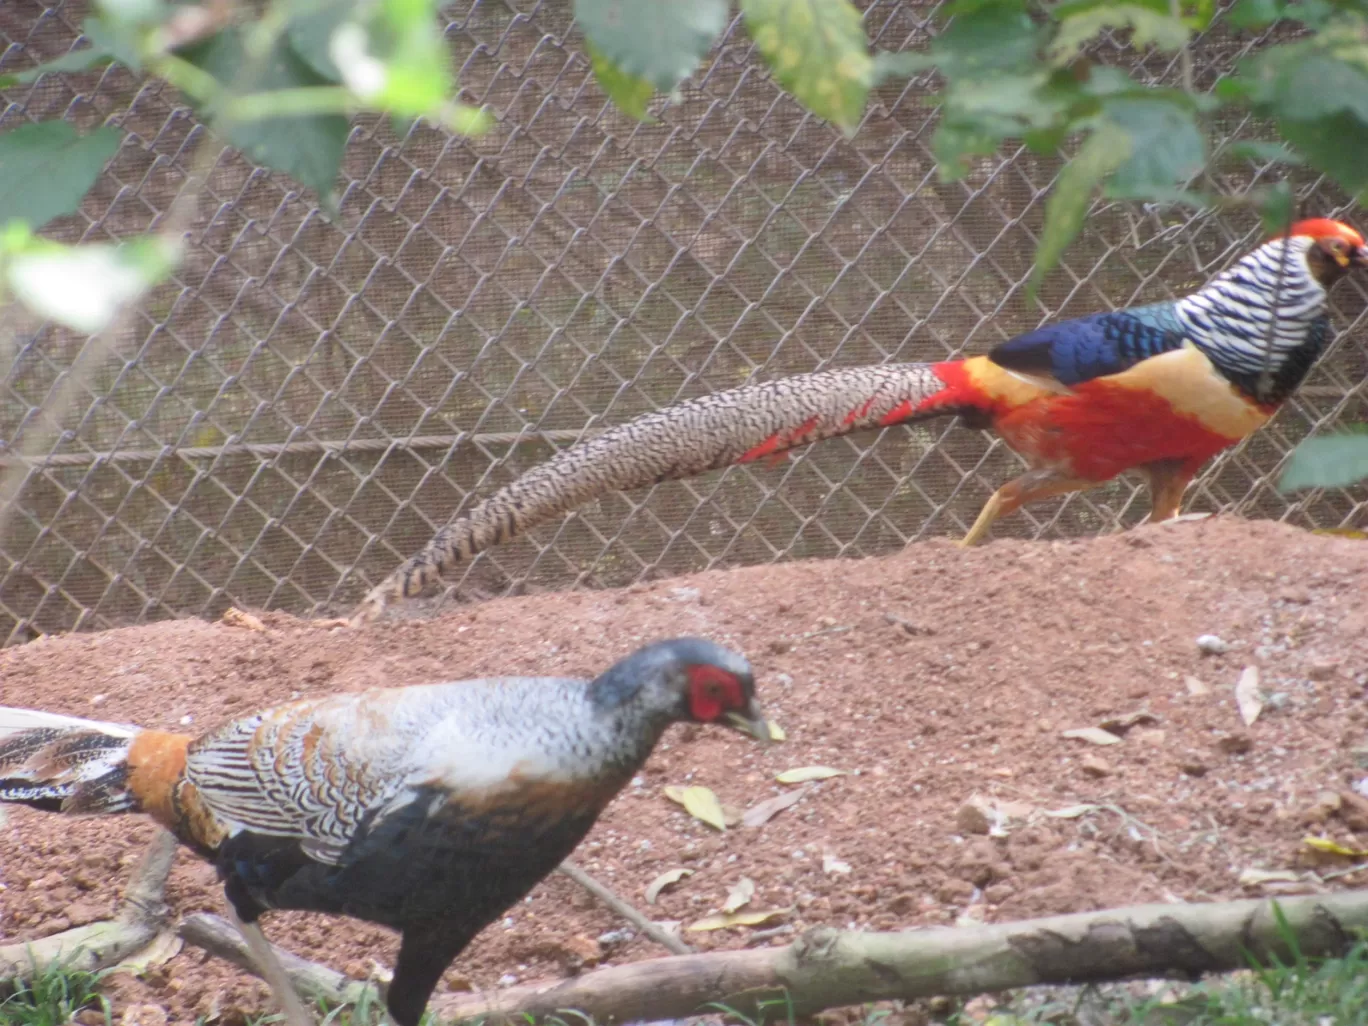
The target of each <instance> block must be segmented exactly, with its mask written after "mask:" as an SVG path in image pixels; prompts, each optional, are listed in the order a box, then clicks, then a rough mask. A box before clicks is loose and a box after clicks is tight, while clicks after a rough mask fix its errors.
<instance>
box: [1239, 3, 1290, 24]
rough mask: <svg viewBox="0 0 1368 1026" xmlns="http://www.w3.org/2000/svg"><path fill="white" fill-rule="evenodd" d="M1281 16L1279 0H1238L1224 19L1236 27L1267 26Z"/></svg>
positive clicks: (1281, 6)
mask: <svg viewBox="0 0 1368 1026" xmlns="http://www.w3.org/2000/svg"><path fill="white" fill-rule="evenodd" d="M1282 16H1283V5H1282V4H1281V3H1280V2H1279V0H1240V2H1239V3H1237V4H1236V5H1235V6H1234V7H1232V8H1231V9H1230V10H1229V11H1228V12H1227V13H1226V19H1227V20H1228V21H1229V22H1230V24H1232V25H1234V26H1235V27H1236V28H1242V29H1261V28H1267V27H1268V26H1269V25H1272V24H1273V23H1274V22H1275V21H1277V20H1278V19H1279V18H1281V17H1282Z"/></svg>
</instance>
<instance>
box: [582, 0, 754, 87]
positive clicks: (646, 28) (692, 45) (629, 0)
mask: <svg viewBox="0 0 1368 1026" xmlns="http://www.w3.org/2000/svg"><path fill="white" fill-rule="evenodd" d="M574 9H575V20H576V21H577V22H578V23H579V26H580V29H581V31H583V32H584V37H585V39H587V40H588V41H589V42H590V43H591V44H593V46H594V48H595V49H596V50H597V51H598V52H599V53H600V54H601V55H602V56H603V57H605V58H607V59H608V60H609V61H611V62H612V63H613V64H614V65H616V66H617V67H618V68H619V69H620V70H621V71H622V72H623V73H624V74H626V75H630V76H632V77H633V78H643V79H645V80H646V81H648V82H650V83H651V85H652V86H653V87H655V88H656V89H659V90H660V91H661V92H663V93H668V92H670V91H672V90H673V89H674V88H675V86H677V85H679V83H680V82H682V81H683V80H684V79H686V78H687V77H688V76H689V75H690V74H692V73H693V70H694V69H695V68H696V67H698V62H699V61H700V60H701V59H702V58H703V55H704V54H706V53H707V52H708V49H709V48H710V47H711V46H712V44H713V40H715V39H716V38H717V37H718V35H720V34H721V32H722V30H723V29H724V28H726V25H727V14H728V4H727V0H689V2H687V3H661V2H659V0H574Z"/></svg>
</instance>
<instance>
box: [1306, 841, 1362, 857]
mask: <svg viewBox="0 0 1368 1026" xmlns="http://www.w3.org/2000/svg"><path fill="white" fill-rule="evenodd" d="M1302 844H1304V845H1306V846H1307V847H1308V848H1314V849H1315V850H1316V851H1323V852H1325V853H1326V854H1327V855H1339V856H1340V857H1341V858H1346V859H1361V858H1364V857H1365V856H1368V851H1364V850H1363V849H1361V848H1346V847H1345V846H1344V845H1342V844H1337V843H1335V842H1334V841H1332V840H1330V839H1329V838H1328V837H1303V838H1302Z"/></svg>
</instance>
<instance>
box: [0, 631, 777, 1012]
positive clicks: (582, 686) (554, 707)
mask: <svg viewBox="0 0 1368 1026" xmlns="http://www.w3.org/2000/svg"><path fill="white" fill-rule="evenodd" d="M682 721H692V722H698V723H717V724H721V725H723V726H727V727H731V728H734V729H739V730H745V731H748V732H750V733H752V734H754V735H755V736H756V737H757V738H768V736H769V732H768V727H767V726H766V724H765V722H764V720H763V719H762V718H761V715H760V711H759V708H758V706H757V704H756V701H755V694H754V681H753V679H752V676H751V669H750V666H749V664H748V663H747V662H746V660H745V659H744V658H743V657H742V656H740V655H738V654H736V653H734V652H731V651H728V650H727V649H724V648H721V647H719V646H718V645H715V644H713V643H712V642H709V641H703V640H700V639H696V638H682V639H676V640H673V641H662V642H659V643H657V644H654V645H650V646H648V647H646V648H643V649H641V650H639V651H637V652H636V653H634V654H632V655H630V656H628V657H627V658H626V659H623V660H622V661H621V662H619V663H617V664H616V665H615V666H613V667H611V668H610V669H609V670H607V671H606V672H605V673H604V674H603V675H602V676H600V677H598V678H597V679H596V680H594V681H592V682H589V683H586V682H584V681H578V680H562V679H556V678H507V679H496V680H479V681H465V682H460V683H448V684H431V685H423V686H417V687H405V688H387V689H380V690H374V691H367V692H364V693H360V694H350V695H338V696H333V697H329V698H317V699H308V700H305V701H298V702H291V703H289V704H288V705H281V706H276V707H275V708H272V709H267V710H265V711H264V712H260V713H256V714H255V715H252V716H248V717H245V718H243V719H239V720H236V721H233V722H231V723H228V724H227V725H226V726H223V727H220V728H218V729H216V730H213V731H211V732H209V733H207V734H205V735H203V736H202V737H199V738H190V737H186V736H183V735H179V734H165V733H161V732H159V731H152V730H138V729H137V728H134V727H123V726H117V725H114V724H106V723H93V722H90V721H87V720H78V719H73V718H71V717H65V716H57V715H53V714H48V713H38V712H31V711H28V710H21V709H5V708H0V801H5V802H15V803H20V804H24V805H30V806H33V807H36V808H40V809H49V810H54V811H62V812H68V813H85V814H101V813H120V812H145V813H147V814H148V815H149V816H151V817H152V818H153V819H155V820H156V821H157V822H159V823H161V824H162V825H163V826H165V827H167V828H168V829H170V830H171V831H173V832H174V833H175V834H176V836H177V837H178V838H179V839H180V840H181V841H182V842H183V843H185V844H186V845H188V846H189V847H191V848H192V849H194V850H195V851H196V852H198V853H199V854H200V855H202V856H204V857H205V858H208V859H210V860H212V861H213V863H214V865H215V866H216V867H217V868H218V871H219V875H220V877H221V878H222V880H223V883H224V890H225V892H226V894H227V897H228V902H229V904H230V906H231V908H232V911H233V913H234V914H235V916H236V919H237V920H238V921H239V924H240V927H241V928H242V929H243V934H244V937H246V938H247V940H248V942H249V944H251V945H252V948H253V952H254V953H255V954H256V956H257V960H258V962H259V963H262V968H263V971H264V974H265V975H267V977H268V982H270V983H271V984H272V989H273V990H274V991H275V992H276V998H277V1000H278V1001H279V1002H280V1003H281V1004H282V1005H283V1006H284V1007H285V1008H286V1009H287V1012H288V1014H290V1017H291V1019H292V1020H296V1021H297V1020H298V1019H301V1018H305V1016H304V1013H303V1010H302V1008H301V1007H300V1005H299V1003H298V1001H297V1000H296V999H294V997H293V994H292V993H291V992H290V991H289V990H288V984H285V983H283V982H282V981H283V980H284V974H283V971H281V970H280V967H279V963H278V962H276V961H275V958H274V956H273V955H271V954H270V948H269V946H268V945H266V943H265V941H264V939H263V938H262V936H261V933H260V930H259V928H258V927H257V926H256V925H255V924H256V920H257V919H258V917H259V916H260V915H261V914H262V912H264V911H265V910H267V909H301V910H307V911H314V912H329V913H335V914H339V915H347V916H352V917H354V918H357V919H364V920H367V921H369V922H373V923H380V924H383V925H385V926H389V927H393V928H394V929H397V930H399V931H400V932H401V943H400V946H399V957H398V960H397V961H396V963H395V966H394V978H393V981H392V982H391V983H390V985H389V991H388V995H387V999H386V1000H387V1004H388V1007H389V1010H390V1014H391V1015H392V1016H393V1018H394V1020H395V1022H396V1023H398V1024H399V1026H416V1024H417V1022H418V1020H419V1018H420V1017H421V1016H422V1013H423V1010H424V1008H425V1007H426V1006H427V1001H428V997H429V996H430V995H431V993H432V990H433V988H434V987H435V986H436V984H437V981H438V979H439V978H440V977H441V975H442V973H443V972H444V971H445V970H446V968H447V966H448V965H450V964H451V962H452V960H453V959H455V957H456V956H457V955H458V954H459V953H460V952H461V950H462V949H464V948H465V946H466V945H467V944H469V943H470V941H471V940H472V939H473V938H474V937H475V935H476V934H478V933H479V932H480V931H481V930H482V929H483V928H484V927H485V926H487V925H488V924H489V923H490V922H492V921H494V920H495V919H497V918H498V917H499V916H501V915H502V914H503V913H504V911H505V910H506V909H508V908H509V907H510V906H511V905H513V904H515V903H516V902H517V901H518V900H520V899H521V898H522V897H523V896H524V895H526V894H527V893H528V891H530V890H531V889H532V888H533V886H535V885H536V883H537V882H538V881H539V880H541V879H542V877H544V876H546V875H547V874H548V873H550V872H551V871H552V870H553V869H555V868H556V866H557V865H558V864H559V863H560V862H561V861H562V860H563V859H564V858H565V857H566V856H567V855H569V854H570V852H571V850H572V849H573V848H574V847H575V846H576V845H577V844H578V843H579V842H580V840H581V839H582V838H583V837H584V835H585V834H586V833H587V832H588V831H589V828H590V827H591V826H593V824H594V821H595V820H596V819H597V818H598V815H599V813H600V812H602V811H603V808H604V806H606V805H607V804H608V802H609V801H611V800H612V798H613V797H614V795H616V794H617V793H618V791H619V790H621V789H622V787H623V785H624V784H626V783H627V781H628V780H629V779H631V777H632V775H633V774H634V773H635V772H636V771H637V769H638V768H639V767H640V766H641V764H642V763H643V762H644V761H645V759H646V757H647V756H648V755H649V754H650V752H651V749H652V748H654V747H655V744H656V741H657V740H658V739H659V738H660V736H661V734H662V733H664V731H665V729H666V728H667V727H668V726H669V725H670V724H672V723H678V722H682ZM6 735H8V736H6ZM305 1021H307V1020H306V1018H305Z"/></svg>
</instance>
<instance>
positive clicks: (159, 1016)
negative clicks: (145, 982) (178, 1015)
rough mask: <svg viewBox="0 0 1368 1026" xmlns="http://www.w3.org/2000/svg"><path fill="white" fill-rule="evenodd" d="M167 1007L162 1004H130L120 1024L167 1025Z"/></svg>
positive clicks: (134, 1025) (137, 1025)
mask: <svg viewBox="0 0 1368 1026" xmlns="http://www.w3.org/2000/svg"><path fill="white" fill-rule="evenodd" d="M167 1021H168V1019H167V1015H166V1009H165V1008H163V1007H162V1006H161V1005H129V1006H128V1007H127V1008H125V1009H124V1013H123V1016H122V1017H121V1018H120V1019H119V1024H120V1026H166V1023H167Z"/></svg>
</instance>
